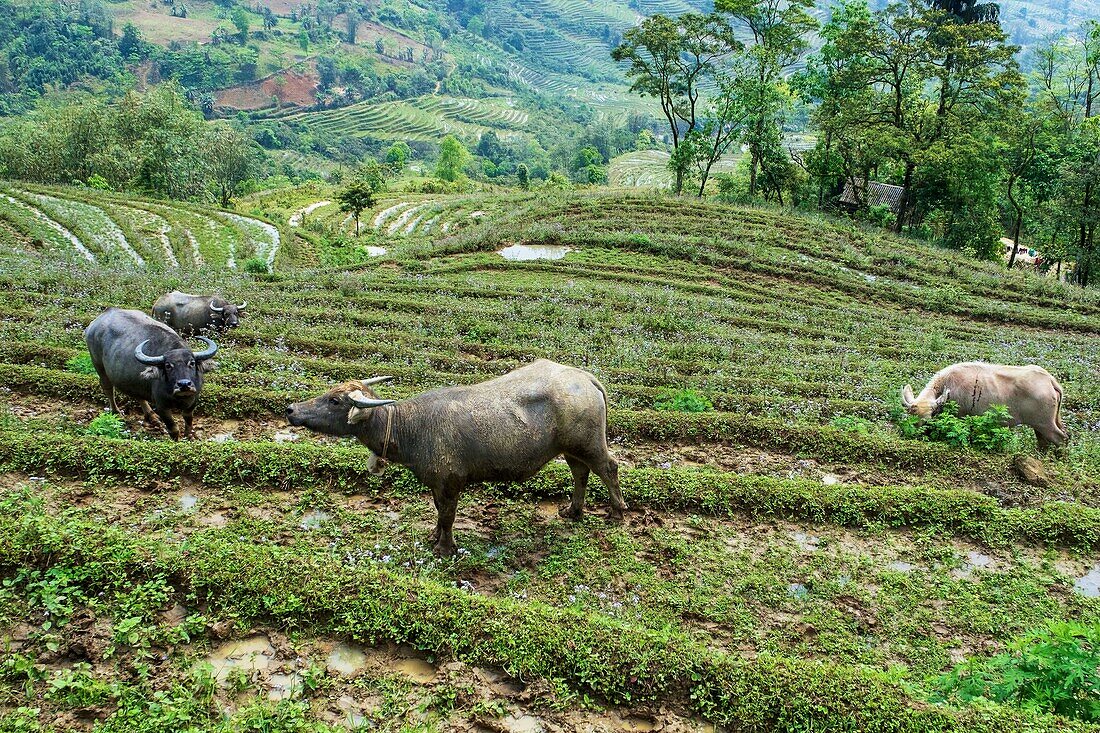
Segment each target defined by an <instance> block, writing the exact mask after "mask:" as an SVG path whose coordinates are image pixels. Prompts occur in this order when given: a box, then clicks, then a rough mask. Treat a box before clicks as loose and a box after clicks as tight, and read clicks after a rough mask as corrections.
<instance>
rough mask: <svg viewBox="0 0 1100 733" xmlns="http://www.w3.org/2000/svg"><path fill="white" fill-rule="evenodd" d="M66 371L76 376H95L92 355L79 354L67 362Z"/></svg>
mask: <svg viewBox="0 0 1100 733" xmlns="http://www.w3.org/2000/svg"><path fill="white" fill-rule="evenodd" d="M65 370H66V371H69V372H73V373H74V374H95V373H96V372H95V366H94V365H93V364H92V355H91V354H87V353H83V354H77V355H76V356H74V357H72V358H71V359H69V360H68V361H66V362H65Z"/></svg>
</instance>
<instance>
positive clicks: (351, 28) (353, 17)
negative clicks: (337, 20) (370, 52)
mask: <svg viewBox="0 0 1100 733" xmlns="http://www.w3.org/2000/svg"><path fill="white" fill-rule="evenodd" d="M346 19H347V42H348V43H350V44H351V45H353V46H354V45H355V34H356V32H357V31H358V30H359V21H360V17H359V13H358V11H356V10H350V11H348V14H347V16H346Z"/></svg>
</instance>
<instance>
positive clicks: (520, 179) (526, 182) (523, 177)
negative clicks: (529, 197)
mask: <svg viewBox="0 0 1100 733" xmlns="http://www.w3.org/2000/svg"><path fill="white" fill-rule="evenodd" d="M516 182H517V183H518V184H519V187H520V189H522V190H524V191H527V190H528V189H530V188H531V173H530V171H528V170H527V164H526V163H520V164H519V165H518V166H516Z"/></svg>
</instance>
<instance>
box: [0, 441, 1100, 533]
mask: <svg viewBox="0 0 1100 733" xmlns="http://www.w3.org/2000/svg"><path fill="white" fill-rule="evenodd" d="M366 459H367V453H366V452H365V451H364V450H362V449H354V448H338V447H332V446H323V447H319V446H283V445H277V444H272V443H239V444H236V445H234V444H222V445H209V444H204V445H199V444H194V443H181V444H175V445H173V444H170V443H166V442H163V441H158V442H148V441H120V440H117V439H107V438H96V437H73V438H72V439H70V440H59V436H49V437H43V436H41V435H40V434H39V433H29V434H22V435H21V434H19V433H12V434H11V435H8V436H4V437H0V468H3V469H4V470H8V471H19V472H27V473H34V472H42V471H45V472H47V473H56V474H61V475H73V476H78V477H79V476H87V477H90V478H91V479H92V480H97V481H98V480H106V479H116V480H125V481H129V482H137V483H139V484H148V483H152V482H156V481H162V480H166V479H172V478H174V477H187V478H193V479H196V480H198V481H199V482H200V483H202V484H204V485H210V486H233V485H243V486H250V487H257V488H269V489H279V488H282V487H288V486H294V487H299V488H302V487H309V486H334V487H338V488H340V489H342V490H344V491H351V492H355V493H365V494H374V495H378V496H384V495H386V494H387V493H388V492H397V493H398V494H405V495H407V494H413V493H418V492H420V493H422V492H423V487H422V486H421V485H420V484H419V483H418V482H417V481H416V479H415V478H414V477H413V476H412V474H411V473H409V472H407V471H404V470H401V469H395V470H393V471H391V472H390V474H389V475H388V476H386V477H383V478H379V477H376V476H372V475H370V474H369V473H368V471H367V469H366V465H367V461H366ZM987 470H989V467H987ZM620 480H621V482H622V486H623V491H624V492H625V493H626V495H628V496H630V497H631V502H632V503H633V504H635V505H640V506H645V507H649V506H652V507H657V508H676V509H684V510H697V511H702V512H705V513H708V514H711V515H718V516H725V515H731V514H734V513H738V512H749V513H756V514H759V515H761V516H780V517H797V518H802V519H807V520H810V521H815V522H832V523H835V524H839V525H844V526H856V527H863V526H875V525H882V526H892V527H929V528H932V529H940V530H947V531H949V532H956V533H958V534H960V535H964V536H967V537H970V538H973V539H976V540H978V541H981V542H985V543H988V544H991V545H1006V544H1008V543H1012V542H1029V543H1034V544H1050V545H1062V546H1069V547H1073V548H1075V549H1079V550H1091V549H1096V548H1097V547H1100V509H1093V508H1088V507H1083V506H1080V505H1077V504H1072V503H1064V502H1056V503H1050V504H1044V505H1042V506H1040V507H1038V508H1036V509H1002V508H1000V507H999V506H998V504H997V501H996V500H995V499H993V498H991V497H988V496H986V495H984V494H980V493H977V492H973V491H958V490H944V489H933V488H928V487H923V486H913V487H909V486H876V487H862V486H847V485H834V486H827V485H822V484H821V483H820V482H811V481H805V480H780V479H773V478H769V477H764V476H751V475H750V476H740V475H736V474H722V473H715V472H712V471H678V470H674V469H668V470H653V469H623V470H622V471H621V476H620ZM491 491H492V492H493V493H499V494H501V495H503V496H515V497H520V498H539V497H558V498H561V497H567V496H568V495H569V493H570V492H571V491H572V479H571V478H570V475H569V472H568V470H567V469H566V468H565V467H564V466H561V465H554V466H553V467H551V468H547V469H545V470H544V471H543V472H541V473H540V474H539V475H538V476H537V477H535V478H533V479H531V480H529V481H527V482H525V483H522V484H517V485H499V486H494V487H492V489H491ZM592 492H593V496H594V497H595V498H596V500H605V499H606V492H605V491H604V489H603V487H602V485H597V484H595V483H593V485H592Z"/></svg>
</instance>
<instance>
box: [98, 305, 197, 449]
mask: <svg viewBox="0 0 1100 733" xmlns="http://www.w3.org/2000/svg"><path fill="white" fill-rule="evenodd" d="M199 338H200V339H202V341H203V342H205V343H206V348H205V349H203V350H202V351H195V352H192V351H191V347H190V346H189V345H188V344H187V342H186V341H184V340H183V338H181V337H180V336H179V334H177V333H176V332H175V331H173V330H172V329H170V328H169V327H168V326H166V325H164V324H163V323H160V322H158V321H155V320H153V319H152V318H150V317H149V316H147V315H145V314H144V313H142V312H141V311H136V310H122V309H121V308H108V309H107V310H105V311H104V312H103V313H101V314H100V315H99V316H98V317H97V318H96V319H95V320H94V321H92V322H91V324H90V325H89V326H88V327H87V328H86V329H84V341H85V342H86V343H87V344H88V351H89V353H91V355H92V364H94V365H95V370H96V373H97V374H99V384H100V386H101V387H103V392H104V394H106V395H107V399H108V400H109V401H110V403H111V409H112V410H114V411H115V412H116V413H118V412H119V409H118V402H117V401H116V399H115V392H116V390H117V391H118V392H121V393H122V394H124V395H127V396H128V397H132V398H133V399H135V400H138V402H139V403H140V404H141V412H142V414H143V415H144V416H145V420H146V421H147V422H148V423H150V424H155V422H156V421H155V420H154V419H153V412H154V411H155V412H156V414H157V415H159V416H160V419H161V421H162V422H163V423H164V427H165V428H167V430H168V434H169V435H170V436H172V440H179V437H180V433H179V430H178V429H177V428H176V423H175V421H174V420H173V419H172V412H171V411H172V410H173V409H175V410H179V411H180V412H182V413H183V420H184V436H185V437H188V438H190V437H191V427H192V422H193V419H194V414H195V401H196V400H197V399H198V396H199V392H200V391H202V375H203V372H205V371H207V370H208V369H209V368H210V367H211V366H212V365H213V362H211V361H209V359H210V358H211V357H212V356H214V354H216V353H217V351H218V345H217V344H215V343H214V342H213V341H211V340H210V339H208V338H206V337H204V336H200V337H199ZM150 402H152V403H153V407H152V408H150V406H149V403H150Z"/></svg>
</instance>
